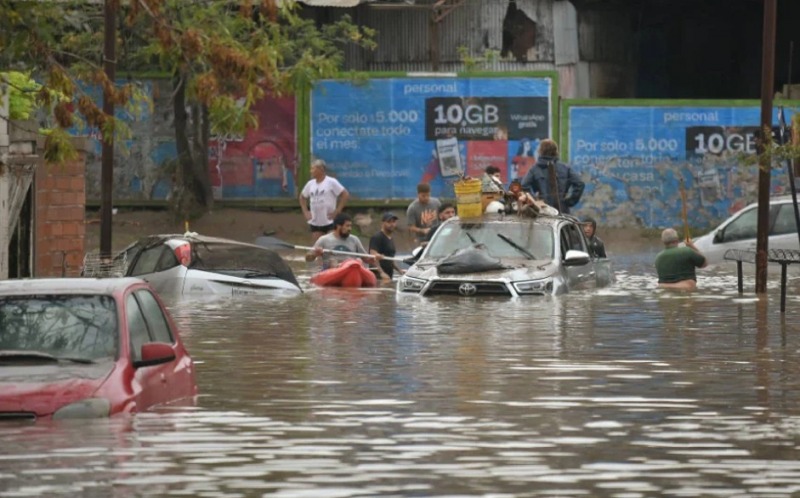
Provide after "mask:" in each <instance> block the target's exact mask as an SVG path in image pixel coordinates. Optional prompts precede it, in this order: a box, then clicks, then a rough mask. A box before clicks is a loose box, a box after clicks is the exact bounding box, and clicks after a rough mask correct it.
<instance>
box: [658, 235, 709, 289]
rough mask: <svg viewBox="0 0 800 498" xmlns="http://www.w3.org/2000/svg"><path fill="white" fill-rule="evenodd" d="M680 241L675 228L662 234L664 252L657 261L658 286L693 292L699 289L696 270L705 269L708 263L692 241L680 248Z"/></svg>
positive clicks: (687, 241) (659, 254)
mask: <svg viewBox="0 0 800 498" xmlns="http://www.w3.org/2000/svg"><path fill="white" fill-rule="evenodd" d="M680 240H681V239H680V237H678V232H677V231H675V229H674V228H667V229H666V230H664V231H663V232H661V242H663V243H664V250H663V251H661V252H660V253H658V255H657V256H656V261H655V266H656V272H658V286H659V287H661V288H663V289H677V290H686V291H693V290H695V289H696V288H697V273H696V272H695V269H696V268H705V267H706V266H708V261H706V257H705V256H703V254H702V253H701V252H700V251H699V250H698V249H697V248H696V247H695V246H694V244H693V243H692V241H691V240H689V239H687V240H686V246H685V247H679V243H680Z"/></svg>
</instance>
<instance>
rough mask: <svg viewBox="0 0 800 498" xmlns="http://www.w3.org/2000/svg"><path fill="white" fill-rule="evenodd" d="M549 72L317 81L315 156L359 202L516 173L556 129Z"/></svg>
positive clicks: (439, 191)
mask: <svg viewBox="0 0 800 498" xmlns="http://www.w3.org/2000/svg"><path fill="white" fill-rule="evenodd" d="M553 79H554V75H550V74H545V75H531V76H505V77H448V76H430V77H427V76H426V77H418V78H415V77H403V78H400V77H398V78H374V79H370V80H368V81H366V82H363V83H354V82H350V81H343V80H324V81H321V82H319V83H318V84H317V85H316V86H315V88H314V90H313V91H312V94H311V102H310V114H311V116H310V122H311V126H310V138H311V153H312V156H313V157H314V158H320V159H323V160H325V162H326V163H327V164H328V167H329V169H330V171H331V174H332V176H335V177H336V178H337V179H339V181H340V182H342V184H343V185H344V186H345V187H346V188H347V189H348V191H349V192H350V194H351V196H353V197H354V198H359V199H392V198H412V197H415V196H416V186H417V184H418V183H421V182H425V183H429V184H430V185H431V189H432V193H433V195H434V196H446V197H452V196H453V188H452V184H453V183H454V182H455V181H456V180H458V179H459V178H460V177H461V176H464V175H466V176H471V177H480V176H481V175H482V174H483V171H484V170H485V169H486V167H487V166H490V165H494V166H497V167H498V168H500V171H501V175H502V178H503V181H504V182H506V183H507V182H509V181H510V180H512V179H514V178H517V177H521V176H523V175H524V174H525V172H526V171H527V168H529V167H530V166H531V165H532V164H533V162H534V158H533V153H534V151H535V150H536V147H537V145H538V143H539V141H540V140H542V139H544V138H548V137H550V136H551V135H552V132H553V124H554V122H553V107H554V106H553V102H554V88H555V87H556V85H554V82H553Z"/></svg>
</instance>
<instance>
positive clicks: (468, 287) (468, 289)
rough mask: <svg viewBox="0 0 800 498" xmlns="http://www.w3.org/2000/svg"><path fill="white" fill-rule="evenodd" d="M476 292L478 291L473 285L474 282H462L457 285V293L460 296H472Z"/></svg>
mask: <svg viewBox="0 0 800 498" xmlns="http://www.w3.org/2000/svg"><path fill="white" fill-rule="evenodd" d="M476 292H478V288H477V287H475V284H470V283H464V284H461V285H459V286H458V293H459V294H461V295H462V296H474V295H475V293H476Z"/></svg>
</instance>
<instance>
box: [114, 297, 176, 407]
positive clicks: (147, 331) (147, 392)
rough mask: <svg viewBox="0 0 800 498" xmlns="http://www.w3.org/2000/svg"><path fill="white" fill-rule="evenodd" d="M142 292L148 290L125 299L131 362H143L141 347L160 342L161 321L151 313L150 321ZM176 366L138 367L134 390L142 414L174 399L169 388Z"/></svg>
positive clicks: (134, 375)
mask: <svg viewBox="0 0 800 498" xmlns="http://www.w3.org/2000/svg"><path fill="white" fill-rule="evenodd" d="M143 292H149V291H144V290H139V291H136V292H132V293H130V294H128V296H127V297H126V298H125V316H126V320H127V325H128V331H129V333H130V342H131V344H130V346H131V350H130V359H131V363H134V362H137V361H139V360H141V359H142V356H141V355H142V345H144V344H146V343H148V342H159V341H157V339H156V331H157V329H158V322H157V321H156V320H154V319H153V315H152V313H149V315H150V316H149V320H148V317H147V316H146V310H145V307H144V306H143V305H142V302H140V299H141V295H142V293H143ZM173 363H175V361H174V360H173V361H171V362H167V363H162V364H159V365H152V366H142V367H138V368H135V370H134V373H133V381H132V383H133V385H132V388H133V392H134V396H135V399H136V406H137V409H138V410H139V411H142V410H146V409H148V408H150V407H151V406H155V405H159V404H163V403H166V402H168V401H170V400H171V399H173V396H172V395H171V393H170V388H169V381H170V372H171V371H172V368H173V367H172V364H173Z"/></svg>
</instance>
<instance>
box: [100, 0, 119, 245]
mask: <svg viewBox="0 0 800 498" xmlns="http://www.w3.org/2000/svg"><path fill="white" fill-rule="evenodd" d="M118 2H119V0H105V3H104V18H105V30H104V31H103V42H104V43H103V69H104V70H105V73H106V78H108V81H109V83H110V85H109V86H110V87H111V88H113V86H114V79H115V78H116V66H117V54H116V44H117V43H116V42H117V7H118ZM103 114H105V115H106V119H114V100H113V99H112V98H111V95H109V91H108V90H107V89H105V90H103ZM101 136H102V140H103V149H102V152H101V156H100V167H101V170H100V257H103V258H109V257H111V215H112V213H111V208H112V203H113V200H112V193H113V190H114V134H113V132H112V133H111V134H110V135H109V136H105V133H103V132H102V130H101Z"/></svg>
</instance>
